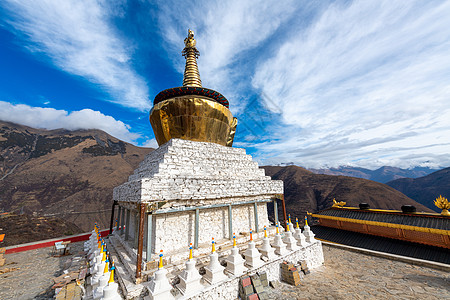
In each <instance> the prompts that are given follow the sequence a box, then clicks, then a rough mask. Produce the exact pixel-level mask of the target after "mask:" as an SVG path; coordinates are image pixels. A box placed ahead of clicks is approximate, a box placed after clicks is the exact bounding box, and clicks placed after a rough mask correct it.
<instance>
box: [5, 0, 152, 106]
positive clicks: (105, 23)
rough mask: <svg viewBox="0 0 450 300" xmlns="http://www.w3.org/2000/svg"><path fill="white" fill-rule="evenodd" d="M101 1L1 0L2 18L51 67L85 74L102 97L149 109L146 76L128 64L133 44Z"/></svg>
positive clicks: (115, 13)
mask: <svg viewBox="0 0 450 300" xmlns="http://www.w3.org/2000/svg"><path fill="white" fill-rule="evenodd" d="M115 4H116V5H114V7H111V6H112V3H110V2H109V1H102V0H94V1H89V0H66V1H57V0H40V1H31V0H21V1H14V0H5V1H4V2H3V4H2V6H3V7H4V8H5V9H6V10H7V11H8V15H7V19H6V22H8V23H9V24H10V25H11V26H12V28H14V31H15V32H16V33H17V34H18V35H19V36H20V37H21V38H23V39H25V41H27V42H28V45H27V48H28V50H30V51H32V52H42V53H43V54H45V55H46V56H48V57H49V58H50V59H51V60H52V62H53V63H54V65H55V66H56V67H58V68H60V69H62V70H64V71H66V72H68V73H71V74H74V75H78V76H81V77H84V78H86V79H87V80H89V81H90V82H93V83H95V84H96V85H99V86H100V87H101V88H102V89H103V90H105V91H106V92H107V93H109V95H110V98H108V99H105V100H108V101H111V102H115V103H118V104H120V105H124V106H127V107H132V108H137V109H140V110H145V109H148V108H149V102H148V88H147V85H146V82H145V80H144V79H143V77H141V76H140V75H139V74H137V73H136V72H135V71H134V69H133V67H132V54H133V51H134V49H133V47H132V46H130V43H127V41H126V40H124V38H123V37H122V36H121V35H120V34H119V33H118V32H116V30H115V29H114V27H113V26H112V23H111V18H112V17H113V16H118V15H120V13H121V11H120V5H117V4H118V3H117V2H116V3H115Z"/></svg>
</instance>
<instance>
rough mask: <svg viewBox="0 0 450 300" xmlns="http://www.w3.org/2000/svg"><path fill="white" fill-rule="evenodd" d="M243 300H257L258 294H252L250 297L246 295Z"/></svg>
mask: <svg viewBox="0 0 450 300" xmlns="http://www.w3.org/2000/svg"><path fill="white" fill-rule="evenodd" d="M245 299H247V300H259V297H258V294H256V293H254V294H251V295H248V296H247V297H246V298H245Z"/></svg>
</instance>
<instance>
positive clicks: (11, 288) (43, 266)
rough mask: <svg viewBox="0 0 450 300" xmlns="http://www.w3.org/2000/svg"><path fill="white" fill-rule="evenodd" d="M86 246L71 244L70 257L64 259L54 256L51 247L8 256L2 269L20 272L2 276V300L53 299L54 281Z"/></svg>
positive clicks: (0, 282)
mask: <svg viewBox="0 0 450 300" xmlns="http://www.w3.org/2000/svg"><path fill="white" fill-rule="evenodd" d="M83 243H84V242H78V243H72V244H71V245H70V253H71V255H66V256H61V257H53V256H52V247H48V248H41V249H36V250H30V251H25V252H19V253H12V254H7V255H5V258H6V264H5V265H4V266H3V267H0V270H1V269H5V268H18V269H17V270H14V271H11V272H8V273H5V274H1V275H0V299H4V300H6V299H14V300H15V299H20V300H21V299H49V298H50V299H51V298H52V295H53V290H52V289H51V287H52V286H53V284H54V282H53V278H55V277H57V276H59V275H61V274H62V273H63V270H65V269H67V268H68V267H69V266H70V262H71V260H72V258H73V257H74V254H77V253H79V252H80V251H82V250H83Z"/></svg>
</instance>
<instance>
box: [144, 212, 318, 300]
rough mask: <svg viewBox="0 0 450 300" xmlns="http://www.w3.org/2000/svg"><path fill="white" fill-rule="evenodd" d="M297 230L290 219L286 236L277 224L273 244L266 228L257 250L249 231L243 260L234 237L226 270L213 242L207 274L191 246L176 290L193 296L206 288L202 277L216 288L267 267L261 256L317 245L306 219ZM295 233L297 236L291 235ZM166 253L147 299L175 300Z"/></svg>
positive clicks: (280, 253)
mask: <svg viewBox="0 0 450 300" xmlns="http://www.w3.org/2000/svg"><path fill="white" fill-rule="evenodd" d="M296 223H297V224H296V228H295V229H294V225H293V224H292V223H291V220H290V217H289V223H288V226H287V228H286V232H285V234H284V237H282V236H281V234H280V232H279V227H278V224H277V225H276V229H277V231H276V234H275V237H274V240H273V242H272V243H271V242H270V239H269V237H268V236H267V230H266V227H264V238H263V244H262V246H261V247H260V248H259V249H257V248H256V245H255V242H254V241H253V236H252V231H250V241H249V243H248V248H247V249H246V250H245V252H244V253H243V254H244V257H245V259H244V258H242V256H241V255H240V254H239V248H238V247H237V246H236V237H235V236H233V240H234V242H233V248H232V249H231V254H230V255H229V256H228V257H227V258H226V263H227V264H226V267H223V266H222V265H221V264H220V262H219V255H218V254H217V252H216V249H215V242H214V238H213V239H212V252H211V254H210V255H209V258H210V260H209V264H208V266H206V267H205V271H206V273H205V275H203V277H202V276H201V275H200V273H199V271H198V270H197V269H196V268H195V264H196V261H195V259H194V258H193V256H192V244H191V246H190V247H189V259H188V260H187V261H186V269H185V270H183V272H182V273H181V274H180V276H179V277H180V283H179V284H178V285H177V288H178V289H179V290H180V292H181V293H182V295H183V296H184V297H185V298H188V297H189V296H190V295H194V294H197V293H198V292H200V291H201V290H202V289H204V288H205V287H204V286H203V285H202V284H201V279H202V278H203V279H204V280H205V281H206V282H207V283H209V284H210V285H214V284H216V283H218V282H221V281H223V280H225V279H227V278H228V276H227V275H230V276H240V275H242V274H244V273H245V272H247V271H248V270H249V269H255V268H259V267H261V266H263V265H264V261H263V260H262V259H261V256H265V257H266V258H267V259H268V260H273V259H276V258H278V256H284V255H286V254H288V253H290V252H291V251H295V250H299V249H301V248H303V247H306V246H307V245H308V244H311V243H314V241H315V239H314V233H313V232H312V231H311V230H310V227H309V226H308V221H307V219H306V217H305V226H304V230H303V232H302V230H301V229H300V227H299V226H298V220H296ZM292 232H294V234H293V233H292ZM162 252H163V250H161V254H160V255H159V266H158V270H157V271H156V272H155V274H154V276H153V278H152V279H151V281H150V286H149V296H148V297H146V299H151V300H163V299H173V298H174V297H173V296H172V294H171V292H170V290H171V289H172V285H171V284H170V282H169V279H168V278H167V276H166V275H167V270H166V269H165V268H164V266H163V259H162V257H163V254H162Z"/></svg>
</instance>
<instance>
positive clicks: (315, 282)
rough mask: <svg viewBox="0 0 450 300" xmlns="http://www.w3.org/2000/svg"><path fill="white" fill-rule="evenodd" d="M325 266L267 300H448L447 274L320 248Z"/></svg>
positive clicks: (449, 280)
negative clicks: (298, 283) (296, 284)
mask: <svg viewBox="0 0 450 300" xmlns="http://www.w3.org/2000/svg"><path fill="white" fill-rule="evenodd" d="M323 254H324V258H325V264H324V265H323V266H321V267H319V268H317V269H315V270H313V271H311V273H310V274H308V275H305V276H304V278H303V280H302V283H301V285H299V286H296V287H294V286H291V285H288V284H284V283H281V284H280V287H279V288H278V289H277V290H274V289H271V288H269V289H268V291H269V295H270V297H269V298H270V299H283V300H291V299H427V300H431V299H450V274H449V273H448V272H444V271H439V270H435V269H430V268H426V267H420V266H414V265H411V264H407V263H403V262H399V261H394V260H389V259H384V258H379V257H375V256H369V255H364V254H360V253H356V252H351V251H347V250H342V249H338V248H335V247H330V246H326V245H324V246H323Z"/></svg>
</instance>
